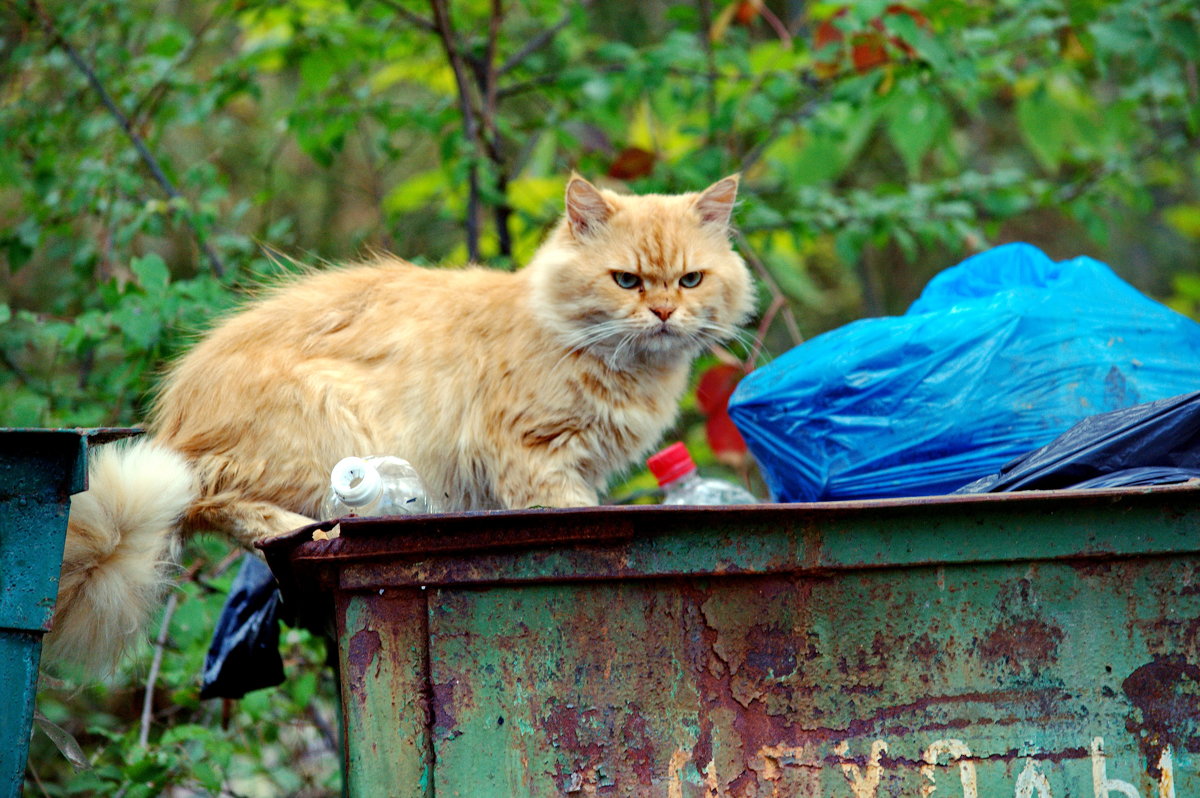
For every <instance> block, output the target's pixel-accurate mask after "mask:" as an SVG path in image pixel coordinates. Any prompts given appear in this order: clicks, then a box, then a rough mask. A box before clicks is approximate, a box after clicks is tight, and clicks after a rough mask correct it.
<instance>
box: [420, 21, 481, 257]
mask: <svg viewBox="0 0 1200 798" xmlns="http://www.w3.org/2000/svg"><path fill="white" fill-rule="evenodd" d="M429 5H430V7H431V8H432V10H433V24H434V29H435V30H436V31H437V34H438V38H439V39H440V40H441V43H442V49H444V50H445V51H446V58H447V59H448V60H449V61H450V69H451V71H452V72H453V73H454V82H455V85H456V86H457V87H458V109H459V112H460V113H461V114H462V117H463V132H464V133H465V134H466V137H467V141H469V142H471V143H472V144H474V145H478V143H479V132H478V124H477V121H476V119H475V110H474V109H473V108H472V107H471V88H470V84H469V83H468V81H467V72H466V68H465V67H464V66H463V59H462V54H461V53H460V52H459V50H458V46H457V45H456V44H455V39H454V28H453V24H452V23H451V21H450V11H449V9H448V8H447V7H446V0H429ZM466 227H467V257H469V258H470V259H471V260H472V261H477V260H479V170H478V168H477V167H476V165H475V163H474V162H473V161H472V162H471V163H469V164H468V165H467V219H466Z"/></svg>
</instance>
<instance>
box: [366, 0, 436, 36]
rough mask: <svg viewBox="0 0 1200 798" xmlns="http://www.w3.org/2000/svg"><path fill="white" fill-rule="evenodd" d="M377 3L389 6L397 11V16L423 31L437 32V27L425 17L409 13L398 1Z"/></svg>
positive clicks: (385, 0)
mask: <svg viewBox="0 0 1200 798" xmlns="http://www.w3.org/2000/svg"><path fill="white" fill-rule="evenodd" d="M377 2H379V3H381V4H383V5H385V6H387V7H388V8H390V9H391V10H392V11H395V12H396V15H397V16H399V17H400V18H401V19H403V20H404V21H406V22H410V23H412V24H413V25H414V26H415V27H418V28H420V29H421V30H423V31H427V32H429V33H436V32H437V26H436V25H434V24H433V23H432V22H430V21H429V20H427V19H425V17H423V16H421V15H420V14H417V13H414V12H412V11H409V10H408V9H407V8H405V7H404V6H402V5H400V4H399V3H398V2H396V0H377Z"/></svg>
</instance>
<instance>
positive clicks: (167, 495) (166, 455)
mask: <svg viewBox="0 0 1200 798" xmlns="http://www.w3.org/2000/svg"><path fill="white" fill-rule="evenodd" d="M195 499H196V479H195V477H194V475H193V474H192V470H191V468H189V466H188V464H187V462H186V461H185V460H184V459H183V457H182V456H181V455H179V454H178V453H176V452H174V451H173V450H171V449H168V448H166V447H164V446H162V445H160V444H156V443H154V442H153V441H150V440H141V441H137V442H135V443H133V444H112V445H109V446H104V447H100V448H98V449H95V450H93V451H92V453H91V455H90V457H89V465H88V490H87V491H85V492H83V493H80V494H77V495H76V496H74V497H72V499H71V513H70V516H69V519H68V525H67V540H66V546H65V549H64V552H63V565H62V573H61V576H60V578H59V585H58V603H57V605H56V607H55V611H54V622H53V626H52V631H51V632H50V634H49V635H47V637H46V640H45V643H46V646H45V651H46V657H47V659H50V660H64V661H69V662H76V663H79V664H81V665H83V666H85V667H87V668H88V669H89V670H92V671H94V672H95V671H105V670H108V669H110V668H112V666H113V665H115V664H116V662H117V660H118V659H119V658H120V656H121V653H122V652H123V651H124V650H125V647H126V646H127V645H128V644H129V643H130V642H131V641H132V640H133V639H134V638H135V637H136V635H137V634H138V633H139V632H140V631H141V630H142V629H143V628H144V627H145V625H146V623H147V622H148V621H149V619H150V615H151V613H152V612H153V611H154V609H155V608H156V607H157V606H158V603H159V601H160V600H161V598H162V594H163V592H164V590H165V589H166V586H167V585H168V583H169V574H168V571H169V569H170V568H171V567H172V565H173V562H174V555H175V548H176V541H177V539H178V535H177V531H176V530H177V526H178V523H179V519H180V517H181V516H182V515H183V513H184V511H185V510H186V509H187V508H188V506H189V505H190V504H191V503H192V502H193V501H195Z"/></svg>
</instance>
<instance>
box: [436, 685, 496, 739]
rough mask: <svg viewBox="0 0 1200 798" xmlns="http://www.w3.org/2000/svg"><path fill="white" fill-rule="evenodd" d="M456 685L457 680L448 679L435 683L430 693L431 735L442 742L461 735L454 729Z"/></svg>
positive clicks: (455, 723) (455, 721)
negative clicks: (434, 735)
mask: <svg viewBox="0 0 1200 798" xmlns="http://www.w3.org/2000/svg"><path fill="white" fill-rule="evenodd" d="M458 683H459V682H458V679H449V680H447V681H445V682H441V683H440V684H439V683H436V682H435V683H434V684H433V685H432V689H431V691H430V693H431V694H430V697H429V705H430V711H431V713H432V715H433V733H434V734H436V735H437V736H438V738H439V739H442V740H453V739H454V738H455V737H458V736H459V735H461V734H462V732H461V731H460V730H459V729H457V728H456V726H457V725H458V719H457V718H456V717H455V716H454V711H455V709H454V690H455V688H456V687H457V686H458ZM499 725H501V726H503V725H504V721H503V720H502V719H501V720H500V721H499Z"/></svg>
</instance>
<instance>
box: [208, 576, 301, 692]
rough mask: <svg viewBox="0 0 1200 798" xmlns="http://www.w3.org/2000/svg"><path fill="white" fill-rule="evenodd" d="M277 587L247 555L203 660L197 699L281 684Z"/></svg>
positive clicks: (273, 578)
mask: <svg viewBox="0 0 1200 798" xmlns="http://www.w3.org/2000/svg"><path fill="white" fill-rule="evenodd" d="M280 609H281V607H280V596H279V588H278V586H277V585H276V584H275V577H274V575H273V574H272V573H271V569H270V568H268V567H267V566H266V565H265V564H263V562H262V560H260V559H258V558H257V557H255V556H253V555H250V554H247V555H246V556H245V557H243V558H242V567H241V569H239V570H238V574H237V577H236V578H235V579H234V580H233V586H232V587H231V588H230V590H229V597H228V598H227V599H225V606H224V607H223V608H222V609H221V617H220V618H219V619H218V620H217V628H216V629H215V630H214V631H213V639H212V643H211V644H210V645H209V648H208V655H207V656H206V657H205V658H204V674H203V681H202V683H201V686H200V697H201V698H241V697H242V696H244V695H245V694H246V693H249V692H251V691H253V690H261V689H262V688H264V687H274V686H275V685H277V684H282V683H283V658H282V657H280V655H279V616H280Z"/></svg>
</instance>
